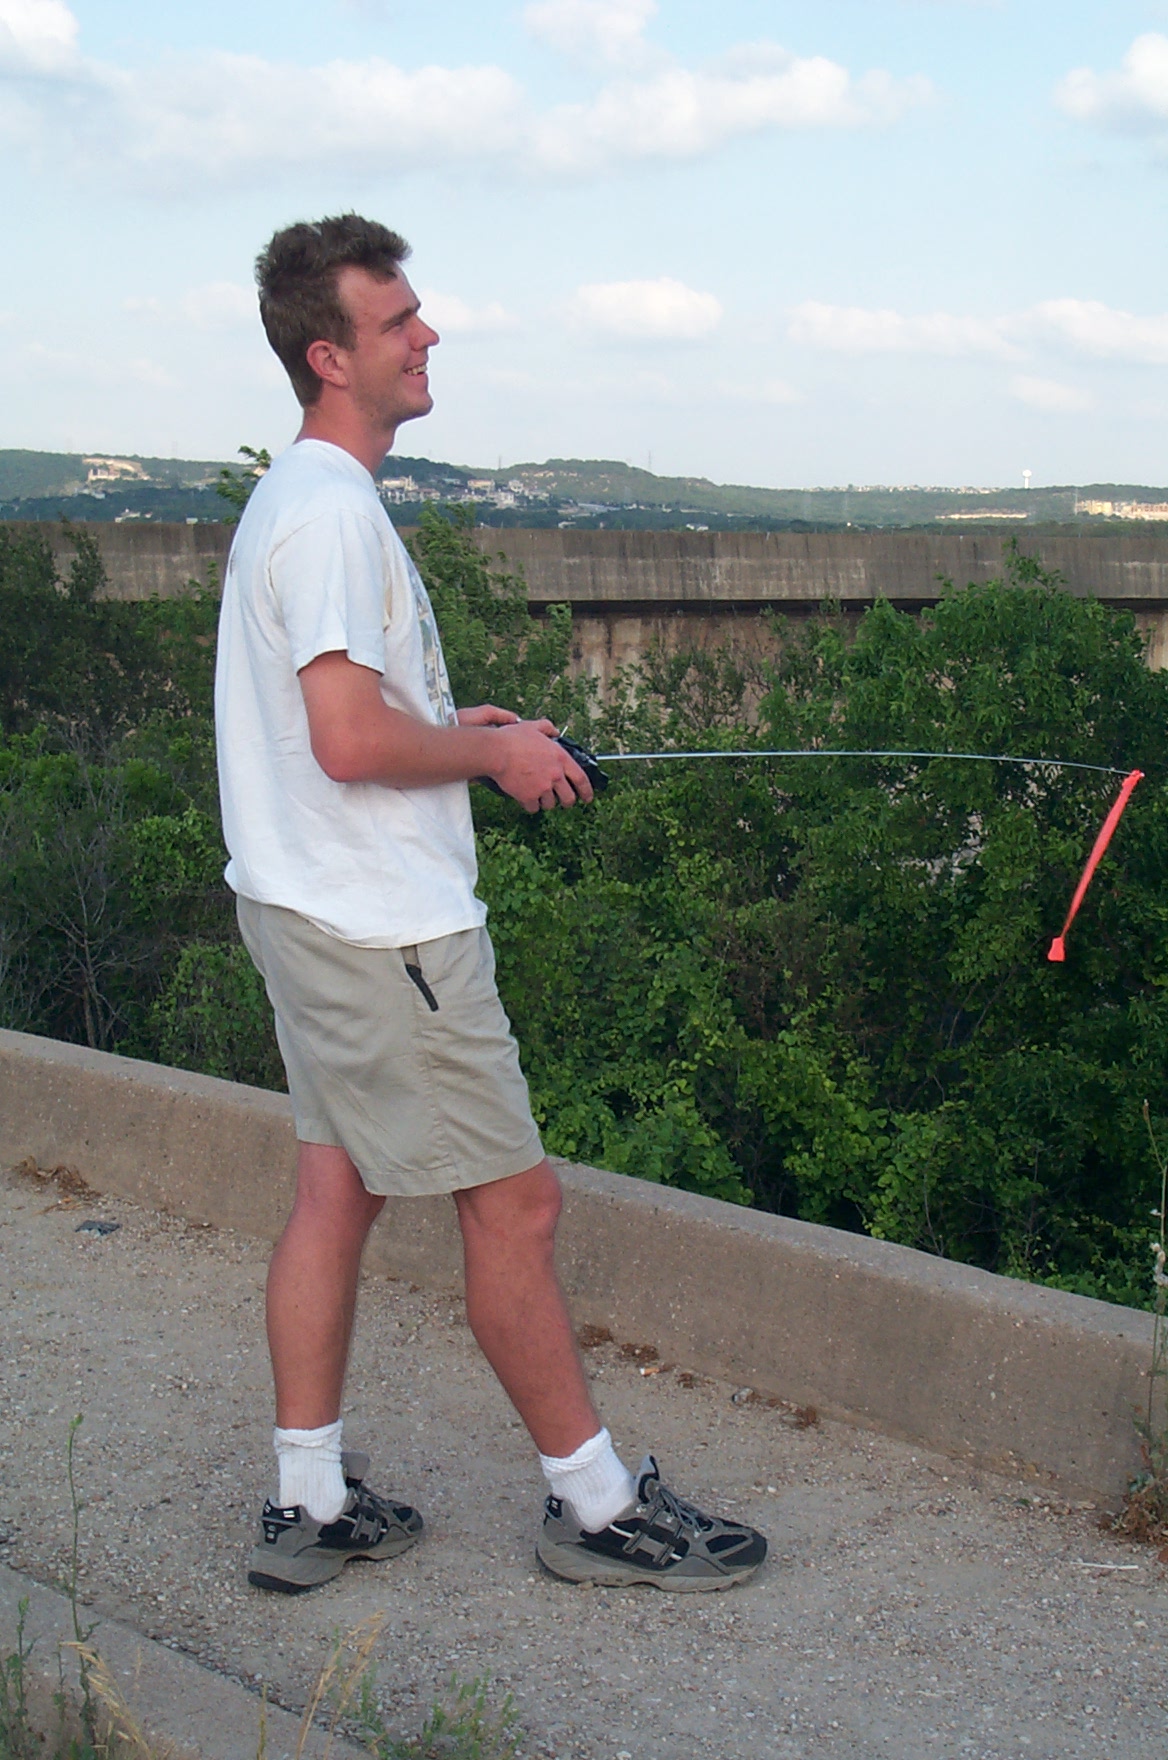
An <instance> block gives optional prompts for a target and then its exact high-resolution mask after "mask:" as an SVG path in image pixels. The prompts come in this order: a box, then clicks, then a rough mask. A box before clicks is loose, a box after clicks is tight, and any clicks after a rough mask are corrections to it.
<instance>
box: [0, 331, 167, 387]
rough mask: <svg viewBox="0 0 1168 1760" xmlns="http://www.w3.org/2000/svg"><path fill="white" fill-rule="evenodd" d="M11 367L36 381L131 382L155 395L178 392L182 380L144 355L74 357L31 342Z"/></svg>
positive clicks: (13, 357) (11, 358)
mask: <svg viewBox="0 0 1168 1760" xmlns="http://www.w3.org/2000/svg"><path fill="white" fill-rule="evenodd" d="M7 364H8V365H9V367H14V368H16V369H17V370H18V371H21V373H22V376H23V377H26V378H28V377H31V378H33V379H40V380H43V379H62V380H64V381H66V382H67V383H68V384H70V385H76V384H88V385H100V386H118V385H124V384H125V383H126V382H127V380H128V381H130V383H132V384H135V385H145V386H147V387H148V388H149V389H150V390H152V391H177V390H179V389H180V386H179V383H178V380H177V379H175V378H174V377H173V376H172V375H171V374H170V373H168V372H167V370H166V368H165V367H160V366H159V365H158V363H157V362H156V361H152V360H149V359H148V358H147V357H146V356H144V355H136V356H133V357H132V358H130V359H129V360H123V359H122V358H120V357H118V358H116V359H115V358H113V357H112V356H110V357H105V356H102V355H100V354H94V355H83V354H74V353H71V352H69V351H67V350H65V349H58V348H49V347H47V346H46V345H45V344H44V343H43V342H30V343H28V344H27V345H26V346H25V347H23V348H20V349H18V350H16V351H15V352H14V353H13V354H12V355H10V356H9V358H8V363H7Z"/></svg>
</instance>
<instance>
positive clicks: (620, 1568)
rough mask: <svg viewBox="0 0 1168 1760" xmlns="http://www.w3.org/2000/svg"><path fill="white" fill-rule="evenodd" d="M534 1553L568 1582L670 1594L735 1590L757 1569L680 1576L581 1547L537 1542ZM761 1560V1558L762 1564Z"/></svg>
mask: <svg viewBox="0 0 1168 1760" xmlns="http://www.w3.org/2000/svg"><path fill="white" fill-rule="evenodd" d="M535 1556H536V1558H537V1559H538V1560H539V1562H540V1564H542V1565H543V1566H544V1568H545V1569H546V1570H549V1571H550V1572H551V1574H552V1576H553V1577H562V1578H563V1579H564V1581H565V1582H568V1583H595V1584H596V1585H597V1587H598V1588H601V1589H632V1588H639V1587H640V1586H641V1585H642V1584H643V1585H644V1586H645V1587H646V1588H649V1589H660V1590H662V1592H663V1593H665V1594H669V1595H709V1594H712V1593H716V1592H717V1591H718V1590H720V1589H733V1587H734V1585H735V1584H736V1583H745V1582H746V1580H747V1578H748V1577H752V1576H753V1575H754V1573H755V1571H756V1570H757V1569H758V1565H757V1564H752V1565H748V1566H747V1567H746V1568H745V1569H744V1570H741V1571H735V1573H734V1575H733V1576H732V1577H694V1576H681V1575H680V1574H678V1573H677V1572H674V1573H672V1574H671V1573H669V1572H668V1571H662V1572H657V1571H646V1570H643V1569H640V1568H638V1566H636V1565H622V1564H621V1563H620V1562H619V1560H617V1559H601V1558H598V1557H597V1556H596V1554H595V1553H591V1554H588V1553H583V1552H582V1551H581V1549H580V1548H579V1547H578V1546H555V1545H550V1544H549V1545H545V1543H544V1542H543V1540H542V1538H541V1539H540V1540H537V1541H536V1545H535ZM761 1563H762V1560H761V1559H760V1560H759V1564H761Z"/></svg>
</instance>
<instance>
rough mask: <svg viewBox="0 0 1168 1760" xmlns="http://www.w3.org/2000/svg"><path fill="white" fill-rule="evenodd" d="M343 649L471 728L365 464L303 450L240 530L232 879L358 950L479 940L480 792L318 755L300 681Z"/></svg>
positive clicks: (221, 701) (227, 735) (227, 830)
mask: <svg viewBox="0 0 1168 1760" xmlns="http://www.w3.org/2000/svg"><path fill="white" fill-rule="evenodd" d="M333 650H343V651H344V652H345V653H347V654H348V656H349V658H350V659H351V660H354V661H356V662H357V664H358V665H360V666H368V667H371V668H373V670H374V671H376V672H378V673H379V674H380V675H381V694H382V696H383V697H384V699H385V701H386V702H387V703H388V704H389V705H390V706H391V707H392V708H394V709H401V710H404V711H405V713H406V714H407V715H413V716H414V717H415V718H416V719H418V720H420V721H429V722H433V723H437V724H441V723H443V722H453V720H454V718H455V716H454V701H453V698H452V697H451V694H450V683H449V680H448V678H447V676H446V664H445V661H444V660H443V658H442V648H441V645H440V643H439V640H438V631H437V627H436V626H435V623H434V613H433V611H432V610H431V608H430V600H429V598H428V596H427V593H426V589H425V587H424V586H423V585H422V581H421V578H420V576H419V574H418V571H417V569H416V568H415V567H414V565H413V563H412V562H411V561H410V558H409V556H408V555H407V553H406V551H405V548H404V547H403V545H402V542H401V539H400V538H399V537H398V535H397V533H396V532H395V531H394V529H393V527H392V525H391V524H390V522H389V519H388V517H387V515H386V513H385V509H384V508H383V507H382V505H381V502H380V501H379V500H378V497H377V490H376V487H375V485H374V482H373V478H372V477H371V476H370V475H369V472H368V471H367V470H366V469H365V467H364V465H362V464H360V463H358V461H357V460H356V459H355V458H353V457H352V455H351V454H350V453H348V452H345V451H344V450H343V449H342V448H341V447H339V446H333V445H330V444H329V443H328V442H327V441H323V440H301V441H298V442H297V443H296V444H295V445H294V446H291V447H289V449H288V451H287V452H285V453H283V454H281V456H280V457H279V458H277V459H276V461H275V463H274V464H273V465H272V468H271V470H270V471H268V473H267V475H266V476H265V477H263V478H262V480H261V481H260V482H259V483H258V484H257V486H256V489H255V491H254V493H253V495H252V497H251V499H250V501H249V502H248V504H247V507H246V508H245V509H244V513H243V517H242V519H241V520H240V522H239V530H238V531H237V532H236V535H235V542H234V543H233V544H232V546H231V556H230V559H229V561H228V564H227V578H226V580H225V582H224V589H223V609H222V612H221V615H220V619H219V655H218V666H217V670H216V676H215V729H216V737H217V740H218V748H219V787H220V794H221V797H222V803H223V831H224V836H225V838H226V841H227V848H228V850H229V851H230V854H231V860H230V861H229V862H228V864H227V875H226V877H227V882H228V885H230V886H232V887H233V888H234V889H235V891H236V892H238V893H242V894H243V896H244V897H245V898H251V899H255V900H257V901H258V902H259V903H260V904H275V905H282V906H284V907H285V909H287V910H293V911H299V913H300V914H301V916H304V917H308V918H309V919H310V920H311V921H312V922H314V923H316V924H318V925H319V927H320V928H322V929H324V930H326V931H327V932H328V933H329V934H330V935H335V936H337V937H339V939H340V940H342V941H350V942H354V943H356V944H357V945H358V946H361V947H408V946H410V945H412V944H413V943H415V942H419V941H430V940H433V939H434V938H435V937H436V936H438V935H451V934H454V933H456V932H457V931H458V930H460V929H472V928H477V927H478V926H479V925H480V924H481V923H483V922H484V921H485V920H486V914H487V912H486V906H485V905H484V904H483V903H482V902H481V900H479V899H477V898H476V897H475V891H474V889H475V881H476V879H477V877H478V871H477V866H476V862H475V848H474V827H473V824H472V821H471V814H470V798H469V791H468V789H467V785H466V783H465V782H448V783H442V784H440V785H438V786H435V787H432V788H386V787H384V786H383V785H382V784H380V783H374V782H333V781H332V780H331V778H330V777H328V776H327V775H326V774H325V772H324V771H323V770H322V769H321V767H320V765H319V764H318V763H317V761H316V759H315V758H314V757H313V755H312V747H311V744H310V742H309V735H308V716H307V714H306V712H305V708H304V698H303V696H302V694H301V690H300V682H299V680H298V678H297V676H296V675H297V673H298V672H299V671H300V669H301V667H303V666H307V664H308V662H309V661H310V660H313V659H315V657H316V656H317V655H318V654H325V653H329V652H331V651H333Z"/></svg>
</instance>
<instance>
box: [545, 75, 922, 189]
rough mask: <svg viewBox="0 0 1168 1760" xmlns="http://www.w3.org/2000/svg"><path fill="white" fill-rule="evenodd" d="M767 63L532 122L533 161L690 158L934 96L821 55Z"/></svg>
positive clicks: (605, 92)
mask: <svg viewBox="0 0 1168 1760" xmlns="http://www.w3.org/2000/svg"><path fill="white" fill-rule="evenodd" d="M766 59H767V58H765V57H764V62H765V60H766ZM734 60H735V62H736V61H737V58H734ZM769 60H770V65H765V64H764V65H763V66H762V67H761V68H760V67H759V66H758V62H759V55H758V54H753V55H752V57H751V67H750V68H747V67H744V66H741V65H737V64H735V65H723V66H722V67H720V68H717V69H712V70H705V71H693V70H691V69H689V68H684V67H676V66H674V67H669V68H666V69H664V70H662V71H661V72H659V73H655V74H653V75H651V76H649V77H647V78H645V79H641V80H631V79H628V80H615V81H613V82H612V83H611V84H609V85H607V86H603V87H602V88H601V89H600V91H599V92H597V94H596V95H595V97H593V98H592V99H591V100H590V101H589V102H587V103H584V104H564V105H561V106H560V107H559V108H558V109H555V110H552V111H550V112H548V113H547V114H546V115H545V116H543V117H541V118H539V119H537V121H536V124H535V127H534V131H533V133H534V141H535V146H536V157H537V159H538V160H539V161H540V162H542V163H543V164H545V165H546V166H548V167H550V168H552V169H557V170H564V171H590V170H598V169H601V168H603V167H604V166H605V165H608V164H625V163H627V162H628V161H629V160H630V159H690V158H696V157H698V156H699V155H701V154H703V153H708V152H711V151H713V149H714V148H716V147H719V146H721V145H722V144H723V142H725V141H729V140H732V139H734V138H735V137H736V136H738V135H745V134H757V133H760V132H761V131H763V130H765V129H806V128H863V127H867V126H871V125H873V124H881V123H888V122H892V121H894V120H896V118H898V117H899V116H901V115H902V114H903V113H904V112H905V111H906V110H907V109H909V108H910V107H911V106H913V105H915V104H919V103H922V102H924V101H925V100H926V98H927V97H928V96H929V95H930V92H931V88H930V87H929V85H928V82H927V81H924V80H918V79H908V80H895V79H893V78H892V77H891V75H889V74H886V73H881V72H873V73H866V74H864V75H862V76H861V77H860V78H859V79H855V78H853V76H852V75H851V74H850V73H849V72H848V70H847V68H846V67H841V66H840V65H839V63H838V62H835V61H829V60H827V59H826V58H825V57H824V56H821V55H816V56H810V57H806V58H800V57H798V56H794V55H788V54H787V53H786V52H785V51H783V50H773V49H772V51H771V53H770V56H769ZM751 69H753V71H752V70H751Z"/></svg>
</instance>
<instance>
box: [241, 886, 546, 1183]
mask: <svg viewBox="0 0 1168 1760" xmlns="http://www.w3.org/2000/svg"><path fill="white" fill-rule="evenodd" d="M237 911H238V916H239V927H240V932H241V934H242V935H243V939H244V942H245V943H246V945H247V950H248V952H249V953H250V954H251V957H252V959H253V960H254V961H255V963H256V965H257V966H258V967H259V970H260V972H261V974H262V976H263V979H264V982H265V984H266V985H267V990H268V996H269V998H270V999H271V1003H272V1007H273V1009H274V1010H275V1012H276V1036H277V1038H278V1039H279V1042H280V1053H281V1055H282V1057H283V1059H284V1067H285V1069H286V1070H287V1072H288V1089H289V1092H290V1094H291V1096H292V1110H293V1113H294V1115H295V1119H296V1135H297V1137H298V1138H299V1139H300V1141H301V1142H302V1143H327V1144H331V1145H334V1146H336V1147H338V1148H342V1149H344V1150H345V1151H346V1152H347V1153H348V1155H349V1156H350V1158H351V1159H352V1161H353V1163H354V1165H355V1166H356V1168H357V1171H358V1172H359V1173H360V1175H361V1178H362V1180H363V1181H364V1183H365V1185H366V1187H367V1188H368V1190H369V1191H371V1192H376V1193H377V1194H378V1195H384V1196H394V1197H425V1196H430V1195H432V1194H434V1193H437V1192H455V1191H459V1190H461V1189H462V1188H464V1187H466V1186H477V1185H485V1184H486V1183H487V1181H488V1180H495V1179H509V1178H510V1177H511V1175H512V1174H516V1173H523V1172H524V1171H525V1170H526V1169H527V1168H529V1167H534V1166H535V1165H536V1163H537V1162H538V1161H540V1160H541V1159H542V1157H543V1148H542V1146H541V1144H540V1140H539V1132H538V1130H537V1129H536V1126H535V1121H534V1120H533V1118H532V1116H531V1108H530V1105H529V1104H528V1099H527V1083H526V1082H525V1081H524V1079H523V1073H522V1071H521V1070H520V1068H519V1052H518V1048H517V1047H516V1044H515V1040H514V1038H513V1037H512V1035H511V1027H510V1023H509V1022H508V1020H507V1016H506V1015H505V1014H504V1012H503V1005H502V1003H501V1002H500V1001H499V995H498V992H497V990H496V989H495V956H494V951H493V949H492V947H491V942H490V937H489V936H488V934H487V931H486V930H485V929H464V930H463V931H461V933H459V934H457V935H443V936H441V937H439V938H438V939H437V940H436V941H425V942H423V943H422V944H421V946H420V947H394V948H387V947H354V946H353V945H352V944H351V943H350V942H347V941H338V940H337V939H336V938H335V937H334V936H332V935H326V934H325V933H324V931H323V929H318V928H317V927H316V926H315V925H314V924H313V923H310V922H308V921H307V919H306V918H304V917H302V916H300V915H299V914H298V913H297V912H295V911H288V910H282V909H280V907H279V906H277V905H270V904H257V903H256V902H255V901H254V900H253V899H248V898H240V899H238V900H237ZM407 967H413V969H414V972H415V974H416V976H413V977H411V975H410V972H409V971H408V970H407ZM433 1005H436V1006H433Z"/></svg>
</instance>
